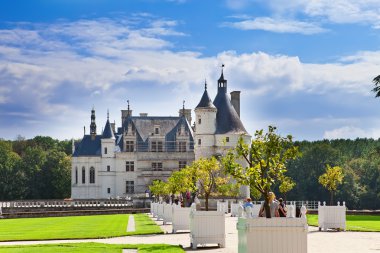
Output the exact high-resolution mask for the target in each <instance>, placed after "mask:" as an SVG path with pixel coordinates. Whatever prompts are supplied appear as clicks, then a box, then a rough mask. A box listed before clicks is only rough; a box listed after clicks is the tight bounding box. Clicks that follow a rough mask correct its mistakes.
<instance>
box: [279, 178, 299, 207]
mask: <svg viewBox="0 0 380 253" xmlns="http://www.w3.org/2000/svg"><path fill="white" fill-rule="evenodd" d="M294 186H296V182H294V181H293V179H291V178H290V177H286V176H285V177H284V178H283V179H282V180H281V184H280V186H279V187H278V189H279V191H280V192H281V193H282V194H284V201H286V193H288V192H289V191H291V190H292V189H293V188H294Z"/></svg>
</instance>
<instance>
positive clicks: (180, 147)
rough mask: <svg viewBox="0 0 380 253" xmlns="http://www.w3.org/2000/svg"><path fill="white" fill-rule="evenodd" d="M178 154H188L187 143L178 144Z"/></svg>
mask: <svg viewBox="0 0 380 253" xmlns="http://www.w3.org/2000/svg"><path fill="white" fill-rule="evenodd" d="M178 152H186V142H184V141H181V142H178Z"/></svg>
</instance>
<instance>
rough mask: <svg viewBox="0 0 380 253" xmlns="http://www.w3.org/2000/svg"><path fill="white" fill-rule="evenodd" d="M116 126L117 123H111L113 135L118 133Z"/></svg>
mask: <svg viewBox="0 0 380 253" xmlns="http://www.w3.org/2000/svg"><path fill="white" fill-rule="evenodd" d="M115 125H116V123H115V121H113V123H111V128H112V131H113V133H116V131H115Z"/></svg>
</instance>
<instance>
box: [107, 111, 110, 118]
mask: <svg viewBox="0 0 380 253" xmlns="http://www.w3.org/2000/svg"><path fill="white" fill-rule="evenodd" d="M108 120H110V110H109V109H107V121H108Z"/></svg>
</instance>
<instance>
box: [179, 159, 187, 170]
mask: <svg viewBox="0 0 380 253" xmlns="http://www.w3.org/2000/svg"><path fill="white" fill-rule="evenodd" d="M186 165H187V162H186V161H178V168H179V169H183V168H185V167H186Z"/></svg>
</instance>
